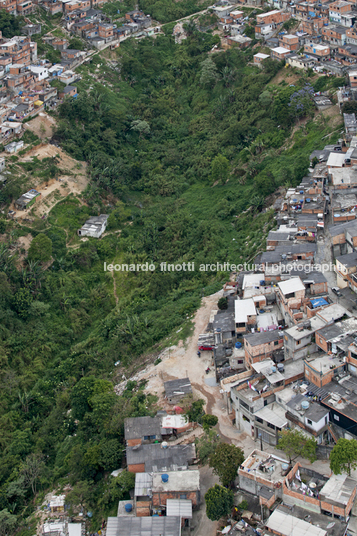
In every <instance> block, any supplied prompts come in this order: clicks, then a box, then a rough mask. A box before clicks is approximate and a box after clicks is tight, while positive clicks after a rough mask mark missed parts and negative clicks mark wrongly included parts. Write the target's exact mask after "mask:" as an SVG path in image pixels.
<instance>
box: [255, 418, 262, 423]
mask: <svg viewBox="0 0 357 536" xmlns="http://www.w3.org/2000/svg"><path fill="white" fill-rule="evenodd" d="M255 420H256V421H257V422H260V423H261V424H263V419H261V418H260V417H255Z"/></svg>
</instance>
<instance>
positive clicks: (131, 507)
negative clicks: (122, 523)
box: [125, 503, 133, 513]
mask: <svg viewBox="0 0 357 536" xmlns="http://www.w3.org/2000/svg"><path fill="white" fill-rule="evenodd" d="M132 509H133V505H132V504H130V503H127V504H126V505H125V511H126V512H128V513H129V512H131V511H132Z"/></svg>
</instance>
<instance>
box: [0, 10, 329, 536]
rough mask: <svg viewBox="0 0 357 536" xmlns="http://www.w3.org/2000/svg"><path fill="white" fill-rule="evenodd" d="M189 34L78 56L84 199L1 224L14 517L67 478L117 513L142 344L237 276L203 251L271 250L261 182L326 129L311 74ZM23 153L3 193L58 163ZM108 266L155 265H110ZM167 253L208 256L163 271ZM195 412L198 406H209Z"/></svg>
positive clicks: (296, 160)
mask: <svg viewBox="0 0 357 536" xmlns="http://www.w3.org/2000/svg"><path fill="white" fill-rule="evenodd" d="M155 5H158V4H153V6H155ZM165 5H166V4H165ZM169 5H170V4H169ZM177 5H181V4H177ZM151 15H152V16H154V12H152V13H151ZM188 33H189V35H188V39H187V40H185V41H184V42H183V43H182V44H181V45H175V44H174V40H173V38H172V37H171V36H169V35H166V36H162V35H161V36H158V37H157V38H156V39H155V40H153V39H143V40H140V41H135V40H127V41H125V42H124V43H123V44H122V45H121V48H120V49H119V51H118V62H119V67H118V66H115V65H114V66H113V65H109V63H106V61H105V60H104V59H103V56H100V55H96V56H95V58H94V60H93V63H92V65H90V66H83V67H81V74H82V77H83V79H82V81H81V82H79V84H78V88H79V96H78V98H77V99H76V100H71V99H68V100H66V101H65V102H64V104H63V105H62V106H61V108H60V110H59V117H58V120H59V124H58V131H57V134H56V136H57V141H59V142H60V143H61V145H62V147H63V148H64V149H65V150H66V151H68V152H69V153H70V154H71V155H72V156H74V157H75V158H77V159H78V160H82V161H84V160H85V161H87V162H88V164H89V171H90V175H91V181H90V185H89V187H88V189H87V191H86V192H85V194H84V196H83V199H78V198H75V197H74V196H69V197H68V198H67V199H66V200H64V201H61V202H59V203H58V204H57V205H56V206H55V207H54V208H53V209H52V211H51V212H50V214H49V217H48V218H47V219H46V220H42V219H41V220H36V221H35V222H34V224H33V225H32V227H25V226H24V225H22V226H20V225H15V224H13V223H12V222H4V221H3V220H1V221H0V229H1V231H2V232H3V231H4V230H5V241H4V242H1V243H0V360H1V379H2V384H3V388H2V391H1V394H0V429H1V434H0V444H1V447H2V449H1V464H0V467H1V469H0V519H1V518H2V517H6V518H8V514H9V515H10V516H15V517H14V518H12V517H10V518H9V520H8V522H9V523H10V524H12V523H13V522H14V523H17V524H18V525H19V524H20V525H21V521H22V519H23V518H25V517H26V516H28V515H30V514H31V512H32V511H33V509H34V501H33V499H34V497H35V496H36V497H37V498H36V500H37V501H38V503H39V502H40V501H41V499H42V498H43V494H44V491H45V490H46V489H48V488H51V489H53V487H54V486H55V485H57V484H59V485H60V486H61V485H64V484H66V483H67V482H68V481H69V482H70V483H71V484H73V485H74V490H73V495H72V500H73V501H74V502H75V501H76V500H78V498H79V500H80V501H81V503H80V504H82V506H85V507H86V508H87V509H88V508H90V509H91V510H92V511H93V512H94V516H93V521H92V527H93V529H96V528H98V527H99V523H100V521H101V520H102V519H103V518H104V517H105V516H106V515H107V514H108V513H110V512H114V511H115V507H116V503H117V500H118V498H120V497H122V498H124V497H126V493H127V491H128V489H130V478H131V477H130V475H129V476H128V475H127V474H126V473H124V475H125V476H123V477H120V478H119V480H118V479H113V478H112V477H108V472H110V471H111V470H112V469H116V468H118V467H119V466H120V464H121V463H122V461H123V456H124V454H123V422H124V419H125V417H127V416H129V415H132V416H137V415H145V414H152V413H154V412H155V409H156V408H155V402H156V398H155V397H154V396H151V395H145V393H144V392H143V387H144V385H143V384H137V383H136V382H134V381H129V382H128V384H127V385H126V388H125V390H124V391H123V393H122V395H121V396H117V395H116V394H115V392H114V389H113V385H114V384H117V383H120V382H121V381H122V374H123V373H125V374H126V375H128V374H130V371H133V370H135V369H137V368H139V367H140V365H141V363H142V359H141V355H142V354H143V353H146V352H148V351H150V350H152V349H154V351H153V354H155V353H156V355H157V353H158V352H159V350H160V348H161V347H163V346H164V345H167V344H169V343H172V342H175V341H177V340H178V337H183V338H184V337H185V336H186V334H187V333H188V331H189V329H190V327H191V317H192V314H193V313H194V311H195V310H196V309H197V307H198V306H199V304H200V300H201V296H202V295H203V294H205V295H207V294H210V293H212V292H214V291H216V290H218V289H219V288H220V287H221V283H222V281H225V280H226V278H227V277H228V274H227V273H225V272H222V271H221V268H219V267H218V272H215V271H213V272H212V271H200V270H199V266H200V265H201V264H206V263H209V264H213V263H217V262H219V263H223V262H225V261H229V262H231V263H240V262H244V261H249V260H251V259H253V258H254V256H255V254H256V253H257V252H258V251H259V250H261V249H263V248H264V247H265V237H266V233H267V232H268V231H269V229H270V228H272V226H273V217H272V211H271V210H269V209H268V210H266V208H265V206H266V205H267V207H268V208H269V203H266V201H265V198H266V196H268V195H270V194H272V193H273V192H274V191H275V190H276V189H277V188H278V187H279V186H287V185H290V184H296V183H297V182H298V181H299V180H300V179H301V178H302V177H303V175H304V174H305V172H306V169H307V165H308V155H309V154H310V152H311V151H312V150H313V149H316V148H318V147H322V146H323V145H324V143H326V142H325V141H323V139H322V138H324V137H325V136H328V134H329V132H330V130H331V128H330V126H329V123H328V120H327V119H325V118H324V117H323V116H322V115H321V114H318V115H317V116H316V117H315V118H313V116H314V113H315V112H314V110H313V108H312V106H311V99H310V98H309V94H310V93H311V88H310V86H309V84H308V81H309V79H308V78H307V77H306V75H305V77H304V76H303V75H302V76H301V78H300V79H299V81H298V82H294V86H293V87H291V86H290V85H289V83H286V82H283V83H280V84H276V83H274V76H275V74H276V73H278V72H279V70H280V69H281V65H279V64H277V63H273V62H271V61H268V62H267V63H266V65H265V68H264V69H263V70H262V71H260V70H258V69H256V68H255V67H254V66H252V65H251V64H250V63H249V62H250V61H251V59H252V51H250V50H248V51H245V52H242V51H240V50H238V49H231V50H228V51H226V52H219V53H217V54H214V55H209V56H208V55H207V53H208V52H209V51H210V50H211V49H212V47H213V46H214V45H215V44H217V42H218V38H217V37H215V36H212V35H211V34H202V33H198V32H197V31H196V29H195V27H194V25H192V24H191V25H189V26H188ZM98 66H99V67H98ZM313 84H315V80H314V81H313ZM89 87H93V90H91V91H89V92H88V91H87V90H88V88H89ZM300 90H302V93H299V91H300ZM295 93H298V95H297V96H296V95H295ZM299 94H300V95H301V98H299ZM301 106H302V108H301ZM294 126H295V127H296V128H295V132H294V133H293V134H292V127H294ZM337 135H338V134H336V136H337ZM326 139H331V140H332V139H333V138H326ZM15 158H16V160H13V163H12V164H11V165H10V170H11V171H13V173H14V176H13V179H12V180H9V181H8V183H7V184H6V185H5V186H4V187H3V188H2V189H1V190H0V201H1V203H2V204H3V205H4V204H5V203H9V202H10V200H11V199H14V198H16V197H17V196H18V195H19V194H20V193H21V189H22V188H23V187H24V184H25V182H26V181H25V173H30V174H31V176H35V175H36V176H38V177H53V176H56V174H57V173H58V169H57V161H56V159H47V160H46V161H44V162H43V164H41V166H39V164H38V162H37V161H36V160H33V162H29V163H26V164H22V165H19V163H18V161H17V157H15ZM41 173H42V174H44V175H40V174H41ZM26 184H28V183H26ZM99 213H109V214H110V218H109V224H108V234H107V235H106V236H105V237H104V238H102V239H101V240H96V239H89V240H87V241H85V242H83V241H81V240H80V239H79V237H78V236H77V234H76V231H77V229H78V228H79V227H80V226H81V225H82V224H83V223H84V221H85V220H86V219H87V217H88V216H90V215H96V214H99ZM30 215H31V213H30ZM118 231H120V232H118ZM28 233H30V234H32V236H33V237H36V236H39V235H44V236H46V237H47V239H49V240H50V242H48V240H43V239H42V240H40V239H36V242H37V245H38V243H40V244H42V245H43V244H46V243H47V244H48V248H50V247H51V248H52V257H53V263H52V265H51V266H50V267H49V268H47V269H44V266H43V262H45V258H44V257H43V250H42V248H38V247H36V248H35V246H36V242H35V245H34V246H33V248H32V249H33V250H34V253H35V254H34V256H33V257H32V260H28V261H26V262H23V261H22V262H20V261H19V260H18V259H17V258H16V255H15V256H14V255H13V254H12V249H11V247H12V244H13V243H14V241H16V239H17V238H19V236H24V235H27V234H28ZM50 244H51V246H50ZM39 249H40V253H38V250H39ZM31 256H32V255H31ZM31 256H30V257H31ZM45 257H46V256H45ZM104 262H106V263H107V264H109V263H112V264H116V263H117V264H123V263H125V264H128V265H129V264H143V263H146V262H148V263H149V264H150V263H153V264H156V266H157V268H156V270H154V271H140V270H139V271H135V272H122V271H120V272H112V273H111V272H105V271H104V269H103V263H104ZM161 262H167V263H174V264H179V263H180V264H182V263H184V262H186V263H188V262H194V263H195V267H196V269H195V270H194V271H184V270H181V271H170V272H166V273H162V272H160V270H159V263H161ZM113 280H115V282H116V295H114V291H113ZM116 299H117V303H116ZM178 328H182V331H181V332H179V333H176V332H177V331H178ZM155 357H156V356H154V355H153V359H152V360H154V359H155ZM115 364H116V367H115V366H114V365H115ZM116 371H117V372H116ZM190 411H191V413H190V415H191V417H192V418H195V419H202V413H203V412H202V406H201V407H200V404H199V403H198V404H196V405H195V406H193V408H191V410H190ZM207 434H208V435H209V433H208V432H207ZM207 444H208V440H207ZM206 447H207V445H206V446H205V451H206V454H204V453H203V454H202V456H203V457H204V456H207V455H208V454H207V453H208V452H209V451H210V449H211V446H210V445H208V447H207V448H206ZM34 467H35V468H36V471H35V472H34V470H33V468H34ZM31 470H32V472H31ZM29 475H30V476H31V475H32V478H30V476H29ZM33 475H35V476H33ZM76 498H77V499H76ZM78 504H79V502H78ZM2 511H4V512H5V513H1V512H2ZM32 534H33V530H32V532H26V531H25V530H24V531H23V532H22V533H21V536H31V535H32Z"/></svg>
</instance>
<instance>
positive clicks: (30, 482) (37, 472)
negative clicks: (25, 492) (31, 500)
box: [20, 454, 45, 494]
mask: <svg viewBox="0 0 357 536" xmlns="http://www.w3.org/2000/svg"><path fill="white" fill-rule="evenodd" d="M44 469H45V463H44V461H43V455H42V454H29V456H27V458H26V460H25V461H24V463H23V465H22V468H21V471H20V472H21V475H22V476H23V478H24V484H25V486H31V490H32V493H33V494H35V493H36V484H37V481H38V479H39V478H40V476H41V475H42V474H43V472H44Z"/></svg>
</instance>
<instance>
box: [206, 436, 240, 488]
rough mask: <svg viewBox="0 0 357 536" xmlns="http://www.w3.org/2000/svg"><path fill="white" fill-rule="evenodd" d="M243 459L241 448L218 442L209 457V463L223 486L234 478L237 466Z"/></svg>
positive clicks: (230, 482)
mask: <svg viewBox="0 0 357 536" xmlns="http://www.w3.org/2000/svg"><path fill="white" fill-rule="evenodd" d="M243 461H244V452H243V451H242V449H241V448H239V447H236V446H235V445H228V444H227V443H220V444H219V445H217V447H216V449H215V451H214V453H213V454H212V456H211V457H210V460H209V465H210V467H212V468H213V471H214V472H215V473H216V475H218V476H219V479H220V481H221V482H222V484H223V486H230V485H231V484H232V482H233V481H234V480H235V478H236V476H237V470H238V467H239V466H240V465H241V464H242V463H243Z"/></svg>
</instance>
